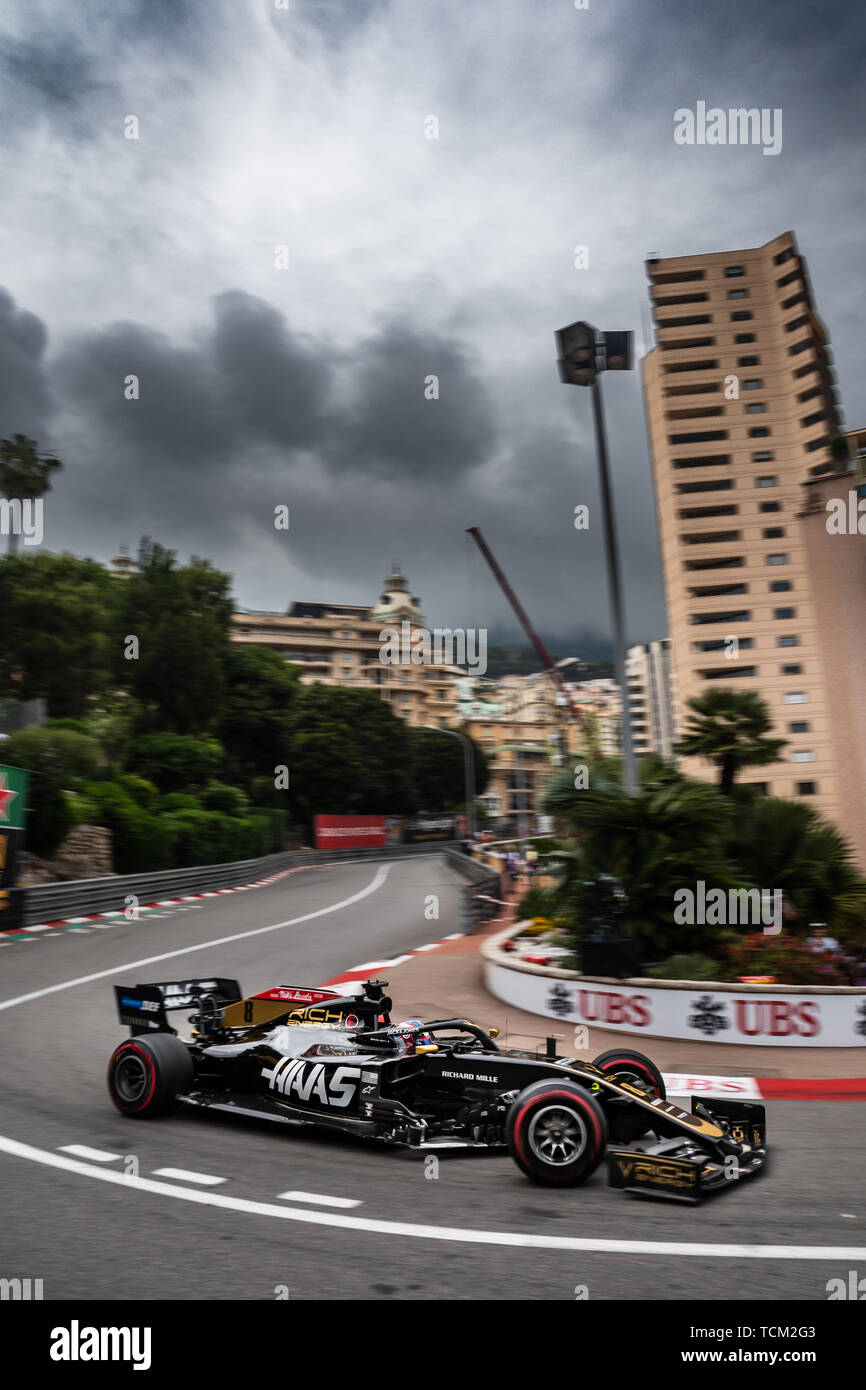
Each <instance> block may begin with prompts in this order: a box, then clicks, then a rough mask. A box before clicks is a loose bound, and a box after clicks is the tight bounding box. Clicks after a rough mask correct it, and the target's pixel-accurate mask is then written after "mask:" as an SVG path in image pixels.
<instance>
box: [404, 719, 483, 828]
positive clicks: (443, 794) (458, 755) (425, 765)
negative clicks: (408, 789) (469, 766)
mask: <svg viewBox="0 0 866 1390" xmlns="http://www.w3.org/2000/svg"><path fill="white" fill-rule="evenodd" d="M467 737H468V735H467ZM469 741H470V743H471V744H472V751H473V756H474V762H475V794H476V796H480V795H481V793H482V792H483V791H484V790H485V788H486V787H487V782H488V778H489V768H488V763H487V758H486V757H485V754H484V752H483V750H482V749H481V748H480V747H479V745H478V744H477V743H476V742H475V741H474V740H473V739H470V740H469ZM409 749H410V757H411V776H412V783H413V786H414V788H415V796H416V798H417V802H418V805H419V807H420V808H421V809H422V810H424V811H454V810H456V808H457V807H458V806H463V805H464V803H465V800H466V777H465V772H464V761H463V751H464V745H463V742H462V740H460V739H456V738H455V737H454V735H453V734H451V733H445V732H440V731H439V730H438V729H409Z"/></svg>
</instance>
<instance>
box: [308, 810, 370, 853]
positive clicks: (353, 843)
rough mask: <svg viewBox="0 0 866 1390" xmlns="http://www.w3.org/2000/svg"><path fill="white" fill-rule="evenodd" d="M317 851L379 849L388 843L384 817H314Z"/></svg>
mask: <svg viewBox="0 0 866 1390" xmlns="http://www.w3.org/2000/svg"><path fill="white" fill-rule="evenodd" d="M313 827H314V830H315V833H316V849H379V848H380V847H381V846H382V845H387V843H388V826H387V823H386V821H385V817H384V816H314V817H313Z"/></svg>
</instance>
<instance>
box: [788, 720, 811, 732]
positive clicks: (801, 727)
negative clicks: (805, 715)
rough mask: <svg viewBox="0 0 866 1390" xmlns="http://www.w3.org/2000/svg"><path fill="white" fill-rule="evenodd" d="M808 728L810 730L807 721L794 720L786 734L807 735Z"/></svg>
mask: <svg viewBox="0 0 866 1390" xmlns="http://www.w3.org/2000/svg"><path fill="white" fill-rule="evenodd" d="M810 728H811V725H810V724H809V721H808V719H794V720H793V721H792V722H791V723H790V724H789V725H788V733H789V734H807V733H808V732H809V729H810Z"/></svg>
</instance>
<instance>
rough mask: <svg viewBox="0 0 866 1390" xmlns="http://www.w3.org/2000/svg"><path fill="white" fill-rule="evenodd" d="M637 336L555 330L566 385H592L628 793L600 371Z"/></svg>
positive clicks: (622, 361)
mask: <svg viewBox="0 0 866 1390" xmlns="http://www.w3.org/2000/svg"><path fill="white" fill-rule="evenodd" d="M633 338H634V334H633V333H631V332H625V333H620V332H615V333H599V332H598V330H597V329H596V328H594V327H593V325H592V324H591V323H584V322H582V321H581V322H579V323H571V324H569V325H568V326H567V327H566V328H560V329H559V330H558V331H557V333H556V345H557V349H558V354H559V355H558V366H559V379H560V381H562V382H564V383H565V385H567V386H591V387H592V413H593V422H594V425H595V444H596V453H597V455H598V476H599V485H600V489H601V510H602V523H603V526H604V551H605V562H606V566H607V586H608V594H609V597H610V612H611V623H612V626H613V645H614V663H615V668H616V677H617V681H618V683H619V687H620V691H621V699H622V724H621V728H622V753H623V773H624V780H625V786H626V791H627V792H628V793H629V795H633V794H634V793H635V792H636V791H637V773H636V769H635V758H634V744H633V741H632V728H631V709H630V702H629V698H628V685H627V683H626V673H625V620H624V617H623V600H622V573H621V569H620V560H619V545H618V542H617V536H616V516H615V512H614V501H613V488H612V487H611V481H610V463H609V460H608V452H607V431H606V429H605V422H604V405H603V402H602V397H601V383H600V382H599V379H598V377H599V373H600V372H603V371H611V370H612V371H628V370H630V368H631V365H632V348H633Z"/></svg>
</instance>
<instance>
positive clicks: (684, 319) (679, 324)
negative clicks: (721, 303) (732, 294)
mask: <svg viewBox="0 0 866 1390" xmlns="http://www.w3.org/2000/svg"><path fill="white" fill-rule="evenodd" d="M712 321H713V320H712V318H711V317H710V315H709V314H680V315H678V317H677V318H675V319H658V320H657V322H658V326H659V328H691V327H692V326H693V325H694V324H697V323H712Z"/></svg>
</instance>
